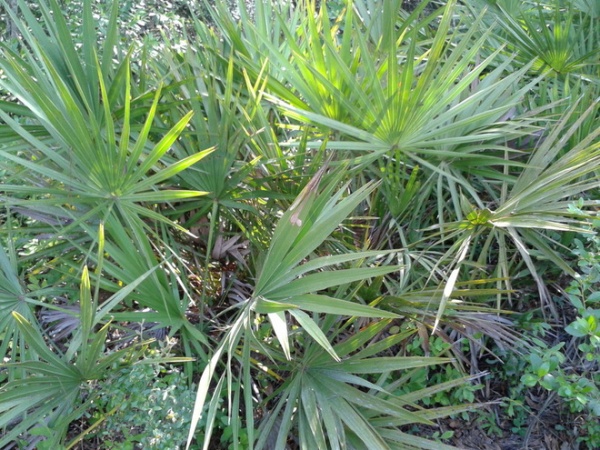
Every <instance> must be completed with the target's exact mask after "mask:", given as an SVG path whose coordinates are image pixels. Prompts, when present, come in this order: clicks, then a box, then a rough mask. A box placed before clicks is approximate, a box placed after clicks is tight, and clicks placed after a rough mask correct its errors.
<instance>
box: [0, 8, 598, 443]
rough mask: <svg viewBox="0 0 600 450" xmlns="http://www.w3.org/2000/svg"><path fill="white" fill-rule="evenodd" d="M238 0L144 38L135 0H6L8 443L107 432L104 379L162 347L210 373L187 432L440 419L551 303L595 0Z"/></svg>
mask: <svg viewBox="0 0 600 450" xmlns="http://www.w3.org/2000/svg"><path fill="white" fill-rule="evenodd" d="M77 2H79V3H77ZM65 3H69V5H68V8H70V9H69V10H70V11H71V10H72V9H73V8H75V7H76V6H77V5H78V4H80V5H81V8H80V9H81V11H82V14H81V17H80V18H78V19H77V20H75V19H73V18H70V17H69V16H67V15H64V14H63V10H64V8H66V6H65ZM125 3H127V2H125ZM174 3H176V4H178V5H179V3H178V2H174ZM213 3H214V4H213ZM231 3H232V2H207V3H206V8H204V9H205V10H206V11H205V12H206V14H207V17H196V16H195V12H197V11H198V10H197V9H191V10H186V9H180V10H178V11H179V12H181V11H183V13H182V15H181V16H177V17H180V18H181V21H177V22H176V23H175V22H174V23H173V30H177V32H176V33H175V32H173V34H170V33H167V32H165V30H166V29H167V28H168V27H167V28H165V22H164V20H166V19H165V17H167V16H161V15H160V14H158V15H157V14H154V15H149V16H148V17H152V18H153V19H152V20H159V19H158V18H160V20H161V21H163V22H161V25H160V27H158V28H157V29H156V30H154V31H156V32H155V33H154V34H153V35H152V36H147V39H142V37H141V36H138V39H136V38H135V36H134V37H133V39H132V35H131V33H129V32H128V33H126V34H125V35H124V34H122V33H121V32H120V29H122V27H123V25H124V24H123V23H122V21H123V20H125V18H126V17H132V15H131V8H132V5H131V4H130V3H127V4H125V5H124V4H123V2H117V1H115V2H111V6H110V8H107V7H106V5H104V6H103V7H102V8H100V7H99V6H98V5H96V2H92V1H91V0H72V1H70V2H61V1H58V0H44V1H41V2H39V5H37V4H36V5H32V4H31V2H28V1H25V0H19V2H18V5H19V8H18V9H17V10H14V9H11V8H9V5H8V4H7V3H6V2H4V1H2V2H1V4H2V5H3V7H4V8H5V9H4V11H5V12H6V11H10V12H9V13H8V17H10V18H11V20H13V21H14V23H15V24H16V27H17V29H18V30H19V35H20V37H19V39H18V40H6V41H2V42H0V96H1V98H0V179H1V186H0V199H1V200H2V210H1V211H0V217H1V220H2V228H1V229H0V242H1V243H2V248H0V315H1V316H2V317H0V351H1V352H2V357H3V361H2V362H0V381H1V382H2V384H1V385H0V446H2V447H3V448H4V447H6V448H20V447H23V448H36V446H37V448H63V447H66V448H73V447H74V446H75V445H76V444H77V443H78V442H80V441H82V440H84V439H98V437H97V436H96V433H98V430H99V429H101V427H103V426H109V425H107V424H109V423H110V422H111V421H107V420H106V417H107V415H109V414H114V413H115V411H114V410H113V411H112V412H111V411H105V410H103V409H102V407H101V406H99V404H98V403H94V399H95V398H96V399H97V398H104V397H105V396H106V395H105V394H106V393H102V392H96V390H97V389H103V387H102V386H108V385H109V384H110V383H104V382H103V381H105V380H109V379H111V377H112V376H115V374H117V373H121V372H120V371H121V369H122V368H123V367H124V366H130V365H132V364H144V363H152V362H156V361H157V358H158V360H160V361H161V362H163V363H165V364H166V363H167V362H171V363H175V362H176V363H182V365H181V367H182V370H183V372H184V377H178V378H177V379H182V380H183V379H185V380H186V382H187V383H188V386H187V387H188V388H190V389H193V390H195V391H196V392H197V394H196V398H195V406H194V411H193V414H192V416H191V417H189V419H190V420H186V421H179V422H178V423H184V422H185V423H190V422H191V427H190V429H189V432H188V439H187V443H186V442H181V443H179V445H180V446H181V447H182V448H183V447H185V446H186V445H187V448H211V449H212V448H215V449H220V448H238V449H241V448H244V449H245V448H256V449H265V450H274V449H277V450H279V449H282V450H283V449H296V448H301V449H315V448H319V449H321V448H322V449H326V448H331V449H342V448H346V449H416V448H429V449H443V448H453V447H451V445H450V443H452V442H451V441H450V440H449V439H450V437H448V435H444V438H443V439H444V442H440V439H441V438H439V436H438V434H436V433H437V431H435V432H434V431H432V430H436V428H435V427H437V426H438V425H439V424H440V423H441V422H440V420H442V419H443V418H445V417H448V416H452V417H465V416H464V415H465V414H468V412H469V411H476V412H475V414H478V412H477V411H481V409H480V408H478V407H479V406H481V405H482V404H483V401H484V400H486V397H485V396H484V394H483V393H480V394H478V395H480V397H479V400H482V402H481V403H477V402H475V400H476V398H475V396H474V395H472V396H465V397H461V400H460V401H455V402H454V403H449V402H448V401H446V400H444V401H445V403H444V402H442V401H440V398H444V399H447V398H451V397H449V396H446V397H444V395H446V394H444V393H446V392H457V391H459V390H461V389H463V390H464V389H466V388H465V387H466V386H468V387H469V389H466V390H468V391H469V392H474V391H477V390H478V389H479V387H478V386H479V385H478V383H479V382H483V381H482V380H488V381H485V382H486V383H490V381H489V378H486V376H485V375H486V373H485V371H484V369H485V367H489V366H490V365H491V363H489V361H490V360H494V361H498V360H499V358H500V357H499V356H498V354H502V355H505V354H507V352H516V353H518V354H521V353H526V352H528V351H530V350H531V349H532V348H533V347H535V346H536V345H538V343H539V339H538V340H537V341H536V340H535V339H532V338H531V337H530V336H529V337H528V336H527V335H526V330H522V329H519V328H518V327H517V324H518V323H520V322H519V320H522V318H521V316H520V315H519V314H520V313H523V310H524V309H527V308H531V311H529V310H527V313H528V314H539V317H540V320H543V319H544V318H547V319H548V320H549V321H550V320H551V319H552V320H558V319H557V317H558V315H559V314H558V313H559V311H558V309H559V308H560V305H561V302H560V301H557V298H561V297H560V295H561V292H562V291H561V289H562V285H563V284H564V283H565V278H567V277H574V276H576V273H577V267H576V265H575V264H574V263H572V262H571V260H570V259H569V256H568V255H569V252H568V251H567V247H568V245H569V243H570V242H571V241H572V239H573V235H574V234H575V233H589V232H590V229H591V228H590V226H589V224H590V221H591V220H592V218H593V217H594V215H595V208H597V194H598V188H599V187H600V186H599V182H598V170H597V164H598V162H599V158H600V140H599V137H600V126H599V120H600V119H599V117H600V116H599V111H600V106H599V91H598V84H597V81H598V70H599V66H598V64H597V58H596V57H597V43H598V29H600V28H598V27H595V25H594V24H597V20H598V11H597V10H596V9H595V7H594V5H592V4H591V3H590V4H588V3H587V2H586V1H569V2H566V3H568V5H563V2H558V1H552V2H550V1H549V2H547V3H548V4H546V3H544V2H533V3H535V5H529V3H527V4H524V3H523V2H514V1H509V0H506V1H497V2H489V4H488V2H484V1H478V2H472V3H469V4H468V5H465V4H463V3H464V2H456V1H449V2H446V3H443V2H428V1H423V2H421V3H420V4H419V5H418V6H416V8H414V9H412V10H411V11H405V10H404V9H403V7H402V3H403V2H401V1H400V0H385V1H374V0H354V1H342V0H339V1H333V0H330V1H328V2H326V1H322V2H315V1H312V0H304V1H298V2H278V1H257V2H244V1H241V0H240V1H239V2H237V5H236V7H235V8H232V5H231ZM141 7H142V6H140V8H141ZM162 7H164V5H163V6H162ZM157 8H158V6H157ZM106 11H110V14H109V15H108V17H105V16H104V13H105V12H106ZM171 13H173V11H171ZM184 13H185V14H184ZM173 14H174V13H173ZM136 17H138V16H136ZM150 22H151V21H150ZM150 22H148V23H146V24H145V25H144V27H145V28H144V27H142V28H144V29H145V30H150V31H149V32H152V30H151V29H150V28H148V27H149V26H150V25H149V23H150ZM140 27H141V25H140ZM157 30H158V31H157ZM159 31H161V32H162V33H163V34H162V35H161V34H160V32H159ZM174 35H177V36H174ZM175 37H176V38H175ZM157 40H160V41H161V45H160V48H158V47H156V46H155V47H152V45H154V44H156V42H157ZM574 201H577V202H578V203H577V204H578V208H577V209H575V208H572V207H570V205H571V204H572V202H574ZM548 326H550V325H548ZM534 337H535V338H538V337H539V336H537V335H535V336H534ZM434 342H443V343H444V346H443V350H440V347H435V346H434V345H433V343H434ZM415 348H419V349H420V350H421V352H420V353H419V354H418V355H416V354H413V353H411V349H413V350H414V349H415ZM149 349H151V350H149ZM498 349H500V350H501V351H497V350H498ZM161 352H162V353H161ZM157 353H158V354H159V355H161V356H159V357H157V356H156V355H157ZM143 372H144V373H146V372H149V371H143ZM424 373H425V374H431V377H429V375H426V376H424V375H423V374H424ZM158 376H163V375H161V374H159V375H158ZM164 376H165V379H174V377H171V378H169V376H168V375H167V374H164ZM434 380H435V381H434ZM440 380H441V381H440ZM158 384H160V385H161V386H162V385H163V384H164V383H158ZM148 385H151V383H149V384H148ZM140 392H143V389H142V387H140ZM478 392H479V391H478ZM103 395H104V397H103ZM452 398H454V397H452ZM157 414H158V413H157ZM176 414H177V412H176V411H170V412H169V411H166V412H165V417H164V421H168V418H169V417H174V415H176ZM482 414H483V413H482ZM119 417H127V414H120V415H119ZM453 420H454V419H453ZM132 423H140V421H139V420H135V421H132ZM75 424H76V425H75ZM135 428H136V427H135V426H134V425H132V426H131V434H132V435H131V436H127V437H126V439H125V437H124V436H121V435H120V434H119V433H122V430H124V429H127V424H126V423H122V424H119V430H120V431H119V433H113V434H112V435H113V436H114V440H115V442H114V443H111V444H114V445H115V446H118V445H119V444H120V443H123V445H125V444H124V443H125V442H127V443H131V442H135V441H136V439H138V438H136V436H135V431H136V430H135ZM147 429H150V427H148V428H147ZM586 429H588V430H589V429H591V428H586ZM450 434H451V433H450ZM110 435H111V431H110V430H106V429H104V430H103V431H102V432H101V433H100V434H98V436H110ZM177 435H178V436H181V435H182V434H181V433H178V434H177ZM436 438H437V440H436ZM153 439H154V440H153ZM138 442H153V443H154V444H152V445H156V448H161V447H160V445H161V442H160V439H159V438H158V437H156V438H152V439H151V438H150V436H142V437H140V438H139V440H138ZM96 444H97V445H101V444H99V443H98V441H96ZM102 445H104V444H102ZM19 446H20V447H19ZM41 446H46V447H41Z"/></svg>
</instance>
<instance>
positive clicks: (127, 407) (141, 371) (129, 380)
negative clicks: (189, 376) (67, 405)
mask: <svg viewBox="0 0 600 450" xmlns="http://www.w3.org/2000/svg"><path fill="white" fill-rule="evenodd" d="M98 387H99V389H100V391H101V394H100V395H99V399H98V401H97V402H96V408H97V409H96V412H95V414H94V415H93V416H92V418H93V419H96V420H102V419H104V421H105V422H104V425H103V426H102V429H101V431H100V432H99V433H98V437H100V438H102V439H103V440H104V441H105V442H110V447H107V448H112V449H134V448H157V449H178V448H181V446H182V445H183V444H184V443H185V440H186V438H187V433H188V430H189V425H190V417H191V414H192V409H193V405H194V392H193V390H191V389H190V388H189V387H188V383H187V381H186V379H185V376H184V374H183V373H182V372H179V371H178V370H177V369H174V368H170V367H165V366H163V365H161V364H157V363H152V364H147V363H141V364H135V365H133V366H131V367H128V368H125V369H122V370H120V371H118V372H116V373H115V375H114V376H113V377H111V378H109V379H108V380H106V381H104V382H103V383H102V384H101V385H100V386H98Z"/></svg>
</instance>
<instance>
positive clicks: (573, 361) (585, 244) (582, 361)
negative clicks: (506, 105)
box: [521, 206, 600, 448]
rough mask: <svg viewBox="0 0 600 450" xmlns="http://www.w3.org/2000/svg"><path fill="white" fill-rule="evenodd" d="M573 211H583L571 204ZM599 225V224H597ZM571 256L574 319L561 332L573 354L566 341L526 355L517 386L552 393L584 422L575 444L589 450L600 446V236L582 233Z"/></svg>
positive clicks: (569, 291) (569, 294)
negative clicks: (568, 346) (574, 262)
mask: <svg viewBox="0 0 600 450" xmlns="http://www.w3.org/2000/svg"><path fill="white" fill-rule="evenodd" d="M571 209H572V210H573V212H575V213H577V212H581V211H580V210H579V208H578V207H576V206H572V207H571ZM595 222H596V223H595V225H596V226H597V225H598V223H599V221H597V220H596V221H595ZM573 242H574V245H575V249H574V250H573V253H574V254H575V255H576V257H577V259H578V267H579V271H580V275H578V276H577V277H576V278H575V279H574V280H572V281H571V283H570V284H569V286H568V287H567V288H566V289H565V293H566V294H567V297H568V301H569V303H570V306H571V307H572V309H573V310H574V312H575V318H574V320H572V321H571V323H570V324H569V325H567V326H566V327H565V331H566V332H567V333H568V334H569V335H570V336H571V337H572V339H573V340H574V341H575V343H576V344H577V345H576V347H574V349H575V350H574V351H567V350H565V343H564V342H561V343H559V344H558V345H556V346H554V347H552V348H549V349H541V351H540V352H536V353H532V354H531V355H529V357H528V363H529V365H528V367H527V368H526V373H525V374H524V375H523V376H522V377H521V382H522V383H523V384H524V385H525V386H528V387H534V386H537V385H539V386H541V387H543V388H544V389H547V390H549V391H553V392H556V393H557V394H558V395H559V396H560V397H561V399H562V400H563V401H564V403H565V404H566V405H567V407H568V409H569V411H570V412H571V413H574V414H577V415H578V416H579V417H581V418H582V419H583V422H582V423H581V425H580V428H581V433H580V437H579V438H578V441H580V442H583V443H586V444H587V445H588V446H589V448H598V446H600V427H599V426H598V421H599V419H600V292H599V291H597V288H598V286H599V283H600V238H598V236H596V235H585V236H582V237H581V239H574V241H573Z"/></svg>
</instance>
